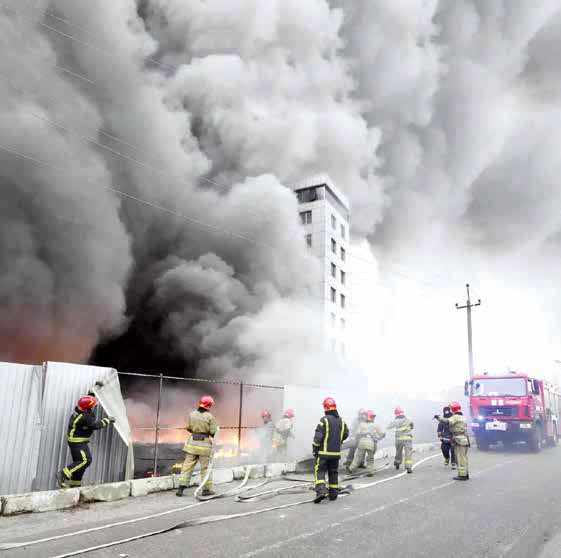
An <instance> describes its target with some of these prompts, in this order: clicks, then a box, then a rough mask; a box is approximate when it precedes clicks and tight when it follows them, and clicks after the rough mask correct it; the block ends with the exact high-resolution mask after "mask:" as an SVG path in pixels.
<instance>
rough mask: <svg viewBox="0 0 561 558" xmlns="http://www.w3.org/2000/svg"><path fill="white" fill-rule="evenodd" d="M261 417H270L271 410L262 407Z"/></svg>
mask: <svg viewBox="0 0 561 558" xmlns="http://www.w3.org/2000/svg"><path fill="white" fill-rule="evenodd" d="M261 418H271V411H269V410H268V409H263V410H262V411H261Z"/></svg>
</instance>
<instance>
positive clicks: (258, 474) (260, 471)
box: [249, 465, 265, 479]
mask: <svg viewBox="0 0 561 558" xmlns="http://www.w3.org/2000/svg"><path fill="white" fill-rule="evenodd" d="M264 476H265V465H254V466H253V467H252V469H251V473H249V478H250V479H262V478H263V477H264Z"/></svg>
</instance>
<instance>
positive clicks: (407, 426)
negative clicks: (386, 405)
mask: <svg viewBox="0 0 561 558" xmlns="http://www.w3.org/2000/svg"><path fill="white" fill-rule="evenodd" d="M394 415H395V419H394V420H393V421H392V422H390V424H388V427H387V429H388V430H390V429H391V428H395V459H394V463H393V464H394V466H395V468H396V469H399V467H400V465H401V461H402V460H403V464H404V465H405V470H406V471H407V472H408V473H412V472H413V421H412V420H411V419H408V418H407V417H406V416H405V413H404V412H403V409H402V408H401V407H396V408H395V410H394Z"/></svg>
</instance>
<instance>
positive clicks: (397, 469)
mask: <svg viewBox="0 0 561 558" xmlns="http://www.w3.org/2000/svg"><path fill="white" fill-rule="evenodd" d="M393 466H394V467H395V470H396V471H399V463H398V462H397V461H394V462H393Z"/></svg>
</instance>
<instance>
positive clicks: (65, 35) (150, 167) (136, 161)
mask: <svg viewBox="0 0 561 558" xmlns="http://www.w3.org/2000/svg"><path fill="white" fill-rule="evenodd" d="M0 6H3V7H4V8H5V9H7V10H8V11H11V12H13V13H15V14H19V15H20V16H21V17H22V18H23V19H27V20H28V21H32V22H33V23H36V24H38V25H40V26H42V27H44V28H46V29H48V30H50V31H52V32H54V33H56V34H58V35H60V36H61V37H63V38H65V39H69V40H71V41H75V42H76V43H78V44H80V45H82V46H84V47H87V48H91V49H93V50H95V51H97V52H100V53H102V54H104V55H106V56H108V57H110V58H111V59H112V60H113V59H114V54H113V53H112V52H110V51H108V50H105V49H103V48H101V47H99V46H98V45H96V44H93V43H90V42H87V41H84V40H81V39H79V38H78V37H76V36H74V35H70V34H68V33H64V32H62V31H60V30H59V29H56V28H55V27H53V26H51V25H48V24H47V23H45V22H42V21H37V20H35V19H33V18H31V17H28V16H26V15H24V14H23V12H21V11H20V10H17V9H15V8H13V7H11V6H7V5H6V4H4V3H1V2H0ZM38 11H40V12H41V13H42V14H43V15H45V16H47V17H51V18H53V19H55V20H57V21H60V22H63V23H64V24H66V25H68V26H70V27H74V28H76V29H79V30H80V31H83V32H85V33H88V34H89V35H91V36H93V37H97V35H96V34H95V33H93V32H92V31H90V30H88V29H86V28H84V27H81V26H79V25H77V24H76V23H74V22H72V21H70V20H68V19H66V18H62V17H59V16H57V15H56V14H54V13H52V12H50V11H43V10H38ZM144 60H146V61H148V62H151V63H153V64H155V65H157V66H160V67H162V68H164V69H166V70H177V69H179V68H180V66H177V65H169V64H163V63H161V62H159V61H158V60H155V59H153V58H150V57H144ZM53 67H55V68H57V69H58V70H60V71H63V72H65V73H68V74H69V75H71V76H73V77H76V78H79V79H82V80H84V81H85V82H87V83H88V84H90V85H93V84H95V81H93V80H91V79H89V78H87V77H86V76H83V75H81V74H79V73H77V72H74V71H72V70H69V69H67V68H62V67H60V66H57V65H53ZM0 77H4V79H5V80H6V81H8V83H9V84H10V85H11V86H12V87H13V88H14V89H15V90H17V91H19V92H20V93H24V94H25V92H26V91H25V90H22V89H21V88H18V87H17V86H15V85H14V84H13V83H12V82H11V81H10V80H9V78H6V77H5V76H1V75H0ZM27 93H28V94H31V95H32V92H29V91H27ZM30 114H32V115H33V116H34V117H36V118H38V119H40V120H43V121H45V122H47V123H49V124H50V125H52V126H54V127H58V128H61V129H63V130H65V131H67V132H69V133H74V134H75V135H76V136H77V137H78V138H79V139H81V140H82V141H86V142H88V143H91V144H93V145H95V146H97V147H99V148H101V149H104V150H106V151H109V152H110V153H112V154H113V155H115V156H118V157H121V158H124V159H126V160H128V161H129V162H132V163H134V164H137V165H139V166H141V167H143V168H145V169H147V170H151V171H153V172H157V173H160V174H165V175H169V173H167V171H164V170H162V169H158V168H157V167H154V166H153V165H151V164H149V163H147V162H146V161H142V160H140V159H138V158H135V157H131V156H129V155H126V154H123V153H121V152H120V151H117V150H115V149H112V148H111V147H109V146H107V145H104V144H103V143H100V142H99V141H97V140H95V139H94V138H91V137H88V136H81V135H80V134H79V133H77V132H76V131H74V130H72V129H71V128H69V127H68V126H65V125H64V124H61V123H58V122H55V121H53V120H51V119H49V118H46V117H45V116H41V115H37V114H35V113H33V112H31V113H30ZM96 132H98V133H100V134H101V135H104V136H106V137H109V138H110V139H112V140H114V141H117V142H120V143H122V144H124V145H127V146H128V147H130V148H132V149H136V150H138V151H139V152H142V153H144V154H146V155H148V153H147V152H146V151H145V150H143V149H142V148H140V147H139V146H137V145H135V144H132V143H130V142H128V141H126V140H123V139H122V138H120V137H118V136H116V135H114V134H110V133H109V132H106V131H105V130H103V129H99V128H98V129H96ZM174 179H177V178H176V177H174ZM199 179H200V180H204V181H206V182H209V183H210V184H213V185H214V186H216V187H218V188H228V186H224V185H221V184H219V183H216V182H215V181H213V180H212V179H209V178H207V177H200V178H199ZM244 210H245V211H248V212H249V213H251V214H253V215H255V216H257V217H264V214H263V213H257V212H253V211H251V210H250V209H248V208H244ZM292 234H293V235H294V236H295V233H292ZM253 241H255V239H253ZM348 257H349V258H353V259H354V260H358V261H363V262H365V263H367V264H369V265H374V262H372V261H370V260H368V259H366V258H362V257H360V256H358V255H357V254H356V253H352V252H349V254H348ZM400 265H401V264H400ZM385 273H393V274H395V275H398V276H402V277H404V278H406V279H409V280H412V281H414V282H416V283H424V284H425V285H427V286H428V287H430V288H437V289H439V288H438V287H436V286H435V285H433V284H430V283H428V282H426V281H424V280H422V279H419V278H418V277H413V276H410V275H407V274H405V273H403V272H398V271H393V272H389V271H387V270H385Z"/></svg>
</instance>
